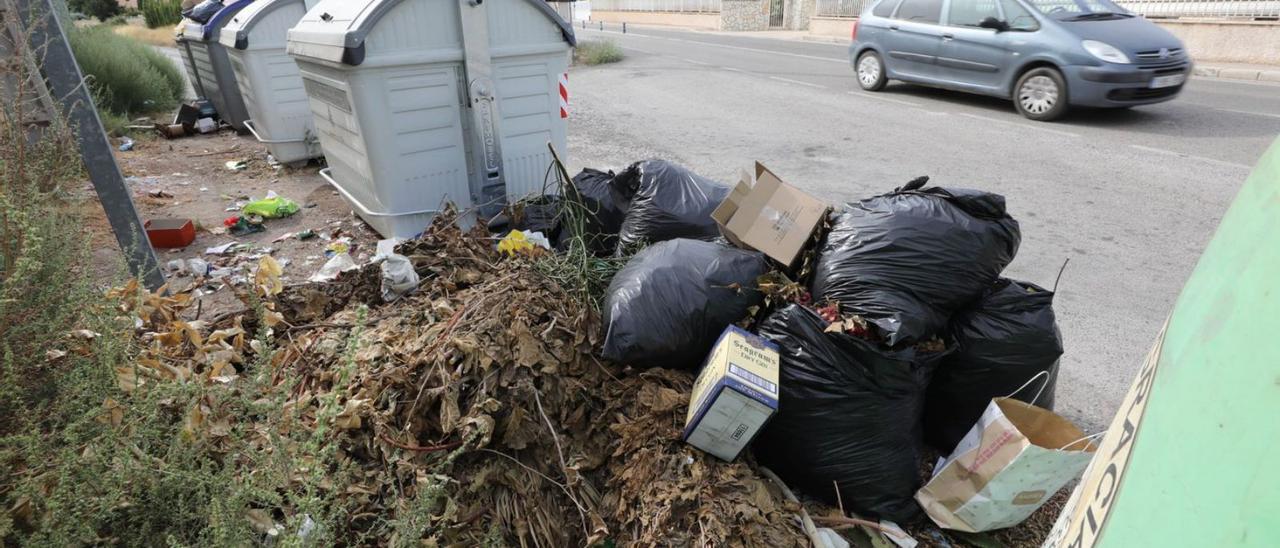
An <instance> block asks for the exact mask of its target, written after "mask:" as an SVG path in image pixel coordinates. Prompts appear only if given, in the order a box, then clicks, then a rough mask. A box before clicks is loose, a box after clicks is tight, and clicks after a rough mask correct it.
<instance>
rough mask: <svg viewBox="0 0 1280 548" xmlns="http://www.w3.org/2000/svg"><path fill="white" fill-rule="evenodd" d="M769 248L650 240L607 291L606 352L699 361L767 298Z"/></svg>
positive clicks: (656, 360) (663, 362) (626, 359)
mask: <svg viewBox="0 0 1280 548" xmlns="http://www.w3.org/2000/svg"><path fill="white" fill-rule="evenodd" d="M766 270H768V265H767V263H766V262H765V259H764V256H763V255H761V254H759V253H756V252H752V251H745V250H742V249H738V248H734V247H726V246H723V245H719V244H715V243H711V242H703V241H698V240H687V239H677V240H670V241H666V242H661V243H658V244H654V245H652V246H650V247H648V248H645V249H644V250H642V251H641V252H640V253H637V254H636V256H635V257H633V258H632V259H631V261H629V262H628V263H627V265H626V266H625V267H623V269H622V270H620V271H619V272H618V273H617V275H615V276H614V277H613V281H612V282H611V283H610V284H609V288H608V290H607V292H606V294H605V303H604V322H605V336H604V349H603V352H602V354H603V355H604V357H605V358H608V359H610V360H613V361H616V362H619V363H627V364H632V365H638V366H644V367H655V366H663V367H672V368H681V369H694V368H697V367H698V366H699V365H701V364H702V363H703V362H704V361H705V360H706V357H707V356H706V355H707V352H708V351H710V350H711V347H712V345H714V344H715V342H716V338H717V337H719V336H720V333H721V332H722V331H724V328H725V327H727V326H729V325H730V324H732V323H734V322H736V321H738V320H741V319H742V318H743V317H745V316H747V314H748V313H749V311H750V308H751V307H752V306H754V305H757V304H759V303H760V302H761V299H762V298H761V295H760V292H759V291H757V290H756V289H755V287H756V278H758V277H759V276H760V275H762V274H764V273H765V271H766Z"/></svg>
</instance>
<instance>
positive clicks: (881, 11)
mask: <svg viewBox="0 0 1280 548" xmlns="http://www.w3.org/2000/svg"><path fill="white" fill-rule="evenodd" d="M899 1H900V0H884V1H883V2H880V3H879V4H876V7H875V8H873V9H872V10H871V15H874V16H876V17H889V16H891V15H893V8H896V7H898V2H899Z"/></svg>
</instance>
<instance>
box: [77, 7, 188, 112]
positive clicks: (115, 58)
mask: <svg viewBox="0 0 1280 548" xmlns="http://www.w3.org/2000/svg"><path fill="white" fill-rule="evenodd" d="M69 38H70V41H71V49H72V51H73V52H74V53H75V56H76V61H77V62H78V63H79V64H80V69H81V70H82V71H84V74H85V78H87V79H88V80H89V86H90V88H92V90H93V93H94V96H95V98H96V100H97V101H98V107H99V108H100V109H101V110H106V111H110V112H112V113H114V114H117V115H121V116H125V117H129V116H131V115H134V114H138V113H146V112H154V111H158V110H166V109H170V108H173V107H174V106H176V105H177V104H178V102H179V101H180V100H181V98H182V91H183V79H182V73H181V72H180V71H179V70H178V67H177V66H176V65H175V64H174V63H173V61H170V60H169V59H168V58H167V57H165V56H164V54H162V53H160V52H158V51H156V50H155V48H152V47H151V46H148V45H146V44H143V43H141V42H138V41H136V40H133V39H131V38H128V37H125V36H120V35H119V34H116V33H115V32H113V31H112V30H111V28H110V27H106V26H98V27H91V28H84V29H76V30H75V31H73V32H72V33H71V34H70V37H69Z"/></svg>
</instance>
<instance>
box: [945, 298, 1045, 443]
mask: <svg viewBox="0 0 1280 548" xmlns="http://www.w3.org/2000/svg"><path fill="white" fill-rule="evenodd" d="M950 331H951V336H952V337H953V338H954V339H955V344H956V351H955V352H954V353H953V354H951V355H950V356H948V357H947V359H946V360H945V361H943V363H942V366H941V367H939V368H938V372H937V373H936V374H935V375H934V377H933V382H932V383H930V385H929V396H928V401H927V403H926V405H925V420H924V428H925V429H924V432H925V441H927V442H929V444H930V445H933V446H934V447H935V448H937V449H938V450H939V451H941V452H942V454H944V455H945V454H948V453H950V452H951V450H952V449H953V448H954V447H955V446H956V443H958V442H959V441H960V439H961V438H963V437H964V435H965V433H966V432H968V431H969V429H970V428H972V427H973V425H974V423H976V422H977V421H978V418H979V417H981V416H982V412H983V411H984V410H986V408H987V405H988V404H989V403H991V400H992V398H1000V397H1012V398H1014V399H1017V400H1021V401H1023V402H1026V403H1030V404H1033V405H1036V406H1039V407H1042V408H1045V409H1048V410H1051V411H1052V410H1053V392H1054V385H1055V384H1056V383H1057V378H1058V358H1059V357H1060V356H1062V335H1061V333H1060V332H1059V331H1058V324H1057V321H1056V319H1055V318H1054V314H1053V292H1051V291H1049V290H1047V289H1044V288H1042V287H1039V286H1037V285H1034V284H1030V283H1026V282H1019V281H1015V280H1006V279H1002V280H1000V281H999V282H998V283H997V284H996V285H995V286H994V287H993V288H992V289H991V291H989V292H988V293H987V294H986V295H985V296H984V297H983V298H982V300H981V301H979V302H978V303H977V305H975V306H973V307H970V308H968V309H966V310H964V311H962V312H961V313H960V314H958V315H956V317H955V318H952V321H951V329H950ZM1041 372H1044V373H1047V375H1043V376H1041V378H1037V375H1039V374H1040V373H1041ZM1032 379H1035V380H1032ZM1029 381H1030V382H1029Z"/></svg>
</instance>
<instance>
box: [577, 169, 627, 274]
mask: <svg viewBox="0 0 1280 548" xmlns="http://www.w3.org/2000/svg"><path fill="white" fill-rule="evenodd" d="M613 179H614V174H613V172H612V171H600V170H597V169H591V168H587V169H584V170H582V172H580V173H578V174H577V175H574V176H573V188H572V191H573V192H574V193H576V196H577V199H578V200H579V202H580V203H581V204H582V207H583V208H584V209H585V210H586V218H585V219H584V220H583V221H584V222H583V227H582V229H583V239H584V240H585V241H586V244H587V248H588V249H590V250H591V251H592V252H593V253H595V254H596V255H610V254H612V253H613V252H614V250H615V249H616V248H617V246H618V231H619V230H622V221H623V220H624V219H626V216H627V207H628V206H629V205H630V202H631V197H630V195H626V194H623V193H621V192H618V191H616V190H615V189H614V187H613Z"/></svg>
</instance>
